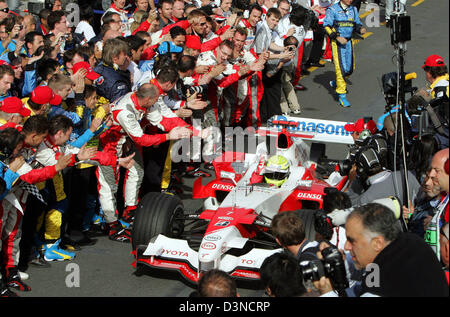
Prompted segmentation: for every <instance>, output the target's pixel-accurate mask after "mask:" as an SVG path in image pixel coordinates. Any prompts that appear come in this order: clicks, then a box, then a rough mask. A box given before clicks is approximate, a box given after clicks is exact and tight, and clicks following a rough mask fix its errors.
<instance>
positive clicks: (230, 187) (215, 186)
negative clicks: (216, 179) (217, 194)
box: [212, 184, 234, 191]
mask: <svg viewBox="0 0 450 317" xmlns="http://www.w3.org/2000/svg"><path fill="white" fill-rule="evenodd" d="M212 188H213V189H218V190H228V191H231V190H233V188H234V186H233V185H224V184H213V185H212Z"/></svg>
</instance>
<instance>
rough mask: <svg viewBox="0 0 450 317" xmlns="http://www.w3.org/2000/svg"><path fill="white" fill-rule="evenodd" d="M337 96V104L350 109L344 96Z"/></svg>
mask: <svg viewBox="0 0 450 317" xmlns="http://www.w3.org/2000/svg"><path fill="white" fill-rule="evenodd" d="M338 96H339V104H340V105H341V106H342V107H344V108H347V107H350V102H348V100H347V95H346V94H339V95H338Z"/></svg>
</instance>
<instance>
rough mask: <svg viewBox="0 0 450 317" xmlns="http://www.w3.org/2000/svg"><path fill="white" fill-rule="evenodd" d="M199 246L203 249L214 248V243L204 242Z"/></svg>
mask: <svg viewBox="0 0 450 317" xmlns="http://www.w3.org/2000/svg"><path fill="white" fill-rule="evenodd" d="M201 248H202V249H205V250H214V249H215V248H216V245H215V244H214V243H212V242H205V243H203V244H202V246H201Z"/></svg>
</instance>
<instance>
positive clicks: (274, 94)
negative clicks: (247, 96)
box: [259, 71, 282, 124]
mask: <svg viewBox="0 0 450 317" xmlns="http://www.w3.org/2000/svg"><path fill="white" fill-rule="evenodd" d="M263 85H264V94H263V96H262V99H261V103H260V106H259V107H260V108H259V109H260V110H259V113H260V115H261V122H262V123H263V124H265V123H267V120H268V119H269V118H271V117H272V116H274V115H281V107H280V103H281V89H282V87H281V71H279V72H277V73H276V74H275V75H274V76H272V77H267V76H266V73H263Z"/></svg>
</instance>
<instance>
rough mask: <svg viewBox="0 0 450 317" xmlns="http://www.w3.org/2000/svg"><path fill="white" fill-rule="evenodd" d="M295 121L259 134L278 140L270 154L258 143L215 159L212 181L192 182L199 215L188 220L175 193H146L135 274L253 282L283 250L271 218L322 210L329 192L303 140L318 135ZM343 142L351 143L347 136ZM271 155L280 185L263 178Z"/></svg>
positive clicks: (136, 233)
mask: <svg viewBox="0 0 450 317" xmlns="http://www.w3.org/2000/svg"><path fill="white" fill-rule="evenodd" d="M298 120H299V118H289V117H283V116H278V117H275V118H274V119H273V120H272V121H271V125H272V127H270V128H263V129H260V130H258V134H259V135H260V136H262V137H263V138H264V140H266V139H267V136H268V135H269V136H270V135H271V136H274V137H275V138H276V142H275V145H276V146H275V147H274V148H273V149H270V146H268V144H267V142H266V141H263V142H261V143H259V144H258V146H257V149H256V153H241V152H232V153H229V152H225V153H224V154H223V155H222V156H221V157H219V158H217V159H216V160H215V161H214V162H213V165H214V168H215V173H216V179H214V180H212V181H211V182H209V183H208V184H206V185H203V179H202V178H201V177H200V178H198V179H197V180H196V181H195V182H194V186H193V198H195V199H203V200H204V208H203V210H202V211H201V212H199V213H196V214H187V215H186V214H185V212H184V208H183V204H182V201H181V200H180V199H179V198H178V197H176V196H174V195H170V194H166V193H148V194H147V195H146V196H144V198H143V199H142V200H141V202H140V204H139V206H138V209H137V210H136V216H135V220H134V224H133V231H132V233H133V237H132V241H133V242H132V245H133V254H134V255H135V257H136V261H135V262H134V263H133V265H134V266H135V267H136V270H137V272H138V270H139V269H140V268H144V267H150V268H154V269H164V270H174V271H178V272H179V273H181V275H182V276H183V277H184V278H185V279H186V280H187V281H189V282H192V283H196V282H197V281H198V279H199V277H200V274H201V273H202V272H205V271H208V270H211V269H214V268H216V269H220V270H223V271H225V272H228V273H229V274H230V275H231V276H232V277H235V278H237V279H245V280H255V281H257V280H259V272H258V271H259V268H260V266H261V264H262V263H263V261H264V259H266V258H267V257H268V256H270V255H271V254H273V253H274V252H279V251H281V249H280V248H279V246H278V245H277V244H276V243H275V240H274V238H273V237H272V236H271V234H270V224H271V220H272V218H273V217H274V216H275V215H276V214H277V213H280V212H284V211H291V210H294V211H297V210H300V213H301V212H302V210H305V209H308V210H311V209H319V208H321V207H322V197H323V195H324V189H325V188H327V187H331V185H330V181H329V180H327V181H328V182H327V181H325V180H322V179H318V178H317V177H316V170H315V166H316V165H315V163H314V162H311V161H309V154H310V153H309V147H308V146H307V145H306V144H305V142H304V141H303V139H313V140H314V138H315V137H317V134H318V133H317V131H311V130H309V131H308V130H303V131H302V130H299V129H297V124H298V122H299V121H298ZM322 121H325V120H322ZM330 122H331V121H330ZM344 124H345V123H342V125H344ZM319 137H320V136H319ZM349 138H350V139H349ZM343 140H344V141H342V142H341V143H351V142H352V141H351V137H350V136H349V135H346V136H345V139H343ZM338 142H340V141H338ZM272 155H282V156H283V157H284V158H286V159H287V160H288V161H289V166H290V167H289V176H288V177H287V179H286V181H284V183H283V184H282V185H281V186H279V187H278V186H273V185H270V184H267V183H265V182H264V181H261V180H263V178H264V177H263V176H264V174H265V173H266V172H268V171H270V168H268V166H266V162H267V160H268V158H269V157H271V156H272ZM255 180H256V181H255ZM345 182H346V178H345V177H344V178H342V179H340V180H339V181H338V182H337V183H336V182H335V183H334V184H333V186H334V187H336V188H338V189H341V188H342V187H343V186H344V184H345Z"/></svg>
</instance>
